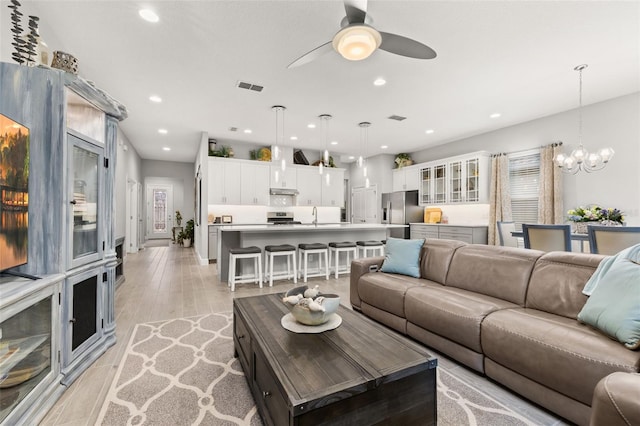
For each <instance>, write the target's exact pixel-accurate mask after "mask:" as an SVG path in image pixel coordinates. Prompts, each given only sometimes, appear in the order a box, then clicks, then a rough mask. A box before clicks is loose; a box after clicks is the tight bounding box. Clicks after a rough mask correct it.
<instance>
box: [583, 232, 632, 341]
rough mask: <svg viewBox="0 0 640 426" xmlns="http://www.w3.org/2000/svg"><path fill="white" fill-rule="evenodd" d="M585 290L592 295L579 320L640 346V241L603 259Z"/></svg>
mask: <svg viewBox="0 0 640 426" xmlns="http://www.w3.org/2000/svg"><path fill="white" fill-rule="evenodd" d="M583 293H585V294H587V295H589V294H590V296H589V299H587V303H585V305H584V306H583V308H582V310H581V311H580V313H579V314H578V320H579V321H581V322H583V323H585V324H589V325H590V326H592V327H595V328H597V329H599V330H601V331H602V332H604V333H605V334H607V335H609V336H611V337H613V338H614V339H617V340H618V341H619V342H621V343H624V345H625V346H626V347H627V348H629V349H632V350H635V349H639V348H640V244H637V245H635V246H633V247H629V248H628V249H625V250H622V251H621V252H620V253H618V254H616V255H614V256H611V257H607V258H605V259H604V260H602V262H600V265H598V268H597V269H596V271H595V272H594V274H593V275H592V276H591V278H590V279H589V281H587V284H586V285H585V288H584V291H583Z"/></svg>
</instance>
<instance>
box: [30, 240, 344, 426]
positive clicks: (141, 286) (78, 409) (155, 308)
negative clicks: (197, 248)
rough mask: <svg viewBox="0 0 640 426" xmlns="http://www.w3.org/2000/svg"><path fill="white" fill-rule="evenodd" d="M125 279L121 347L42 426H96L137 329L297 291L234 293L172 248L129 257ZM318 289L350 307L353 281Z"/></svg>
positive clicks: (120, 295)
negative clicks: (238, 301)
mask: <svg viewBox="0 0 640 426" xmlns="http://www.w3.org/2000/svg"><path fill="white" fill-rule="evenodd" d="M156 244H157V243H156ZM156 244H154V245H156ZM124 274H125V278H126V280H125V282H124V283H122V284H121V285H120V286H119V287H118V288H117V290H116V299H115V310H116V337H117V342H116V344H115V345H114V346H112V347H111V348H109V349H108V350H107V352H105V353H104V355H102V356H101V357H100V358H99V359H98V360H97V361H96V362H95V363H94V364H93V365H91V367H89V368H88V369H87V370H86V371H85V372H84V373H83V374H82V375H81V376H80V377H79V378H78V379H77V380H76V381H75V382H74V383H72V384H71V386H70V387H69V389H67V390H66V391H65V393H64V394H63V395H62V397H61V398H60V399H59V400H58V401H57V402H56V404H55V405H54V406H53V408H52V409H51V410H50V411H49V413H48V414H47V415H46V417H45V418H44V419H43V421H42V422H41V423H40V424H41V425H42V426H53V425H57V426H62V425H64V426H81V425H82V426H86V425H93V424H95V421H96V419H97V417H98V414H99V412H100V408H101V407H102V403H103V401H104V399H105V396H106V393H107V391H108V390H109V386H110V385H111V381H112V379H113V377H114V376H115V373H116V371H117V369H118V364H119V363H120V360H121V358H122V355H123V353H124V350H125V348H126V346H127V342H128V341H129V339H130V337H131V333H132V331H133V328H134V326H135V325H136V324H139V323H146V322H152V321H160V320H165V319H172V318H183V317H192V316H196V315H204V314H208V313H214V312H231V310H232V303H233V298H234V297H246V296H254V295H258V294H268V293H274V292H285V291H287V290H288V289H289V288H291V287H293V286H294V284H293V281H285V280H281V281H274V283H273V287H271V288H270V287H269V286H268V284H266V285H264V286H263V288H262V289H260V288H259V287H258V286H257V285H256V284H236V291H235V292H233V293H232V292H231V291H230V290H229V288H228V287H227V283H226V282H223V283H221V282H220V281H219V280H218V275H217V269H216V265H215V264H210V265H205V266H201V265H199V264H198V263H197V261H196V257H195V253H194V251H193V249H185V248H182V247H179V246H177V245H175V244H171V243H167V245H166V246H165V247H149V248H146V249H144V250H142V251H140V252H138V253H135V254H129V255H127V256H126V259H125V264H124ZM300 282H301V281H299V283H300ZM312 283H313V285H315V284H319V285H320V286H321V288H322V289H323V291H325V292H331V293H337V294H339V295H340V297H341V299H342V300H343V304H345V305H348V300H349V297H348V294H349V277H348V275H341V276H340V278H339V279H337V280H336V279H335V278H333V277H331V278H330V279H329V281H328V282H327V281H325V280H324V279H323V278H310V279H309V282H308V284H312Z"/></svg>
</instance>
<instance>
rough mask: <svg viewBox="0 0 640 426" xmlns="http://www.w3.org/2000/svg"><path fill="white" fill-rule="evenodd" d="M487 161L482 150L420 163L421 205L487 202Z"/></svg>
mask: <svg viewBox="0 0 640 426" xmlns="http://www.w3.org/2000/svg"><path fill="white" fill-rule="evenodd" d="M490 165H491V164H490V157H489V154H488V153H485V152H476V153H473V154H468V155H464V156H459V157H452V158H445V159H442V160H439V161H433V162H430V163H426V164H423V165H421V167H420V171H419V181H420V197H419V200H420V205H422V206H427V205H432V204H462V203H487V202H488V200H489V175H490V172H491V171H490Z"/></svg>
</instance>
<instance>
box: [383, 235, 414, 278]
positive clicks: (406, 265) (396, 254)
mask: <svg viewBox="0 0 640 426" xmlns="http://www.w3.org/2000/svg"><path fill="white" fill-rule="evenodd" d="M423 244H424V240H403V239H400V238H389V239H387V245H386V247H385V255H384V261H383V262H382V268H380V271H382V272H390V273H392V274H402V275H408V276H410V277H415V278H420V250H422V245H423Z"/></svg>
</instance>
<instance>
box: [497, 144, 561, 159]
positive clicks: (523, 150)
mask: <svg viewBox="0 0 640 426" xmlns="http://www.w3.org/2000/svg"><path fill="white" fill-rule="evenodd" d="M546 146H552V147H556V146H562V141H558V142H553V143H550V144H549V145H540V146H539V147H538V148H544V147H546ZM532 149H535V148H527V149H521V150H518V151H511V152H499V153H497V154H493V155H491V157H501V156H503V155H511V154H519V153H521V152H526V151H531V150H532Z"/></svg>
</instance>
